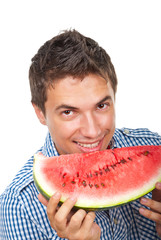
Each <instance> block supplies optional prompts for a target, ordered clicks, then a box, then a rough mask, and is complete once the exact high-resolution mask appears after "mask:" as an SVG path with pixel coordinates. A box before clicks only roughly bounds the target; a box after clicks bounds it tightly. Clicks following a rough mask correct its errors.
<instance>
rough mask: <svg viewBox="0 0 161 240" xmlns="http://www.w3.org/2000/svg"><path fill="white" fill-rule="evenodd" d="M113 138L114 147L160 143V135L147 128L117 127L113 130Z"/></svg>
mask: <svg viewBox="0 0 161 240" xmlns="http://www.w3.org/2000/svg"><path fill="white" fill-rule="evenodd" d="M113 139H114V142H115V147H128V146H138V145H161V136H160V135H159V134H158V133H156V132H152V131H150V130H149V129H147V128H137V129H131V128H121V129H118V128H117V129H116V130H115V133H114V136H113Z"/></svg>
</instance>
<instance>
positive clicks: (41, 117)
mask: <svg viewBox="0 0 161 240" xmlns="http://www.w3.org/2000/svg"><path fill="white" fill-rule="evenodd" d="M32 106H33V108H34V110H35V113H36V115H37V117H38V119H39V121H40V123H41V124H43V125H46V119H45V116H44V113H43V112H42V110H41V109H40V108H39V107H38V106H36V105H35V104H34V103H32Z"/></svg>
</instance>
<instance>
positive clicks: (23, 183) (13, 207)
mask: <svg viewBox="0 0 161 240" xmlns="http://www.w3.org/2000/svg"><path fill="white" fill-rule="evenodd" d="M110 144H111V147H112V148H120V147H128V146H134V145H135V146H136V145H161V137H160V136H159V135H158V134H157V133H152V132H150V131H149V130H148V129H135V130H133V129H127V128H123V129H116V131H115V134H114V136H113V138H112V141H111V143H110ZM39 151H41V152H42V153H43V154H44V155H46V156H53V155H58V153H57V151H56V149H55V147H54V144H53V142H52V140H51V136H50V134H48V135H47V137H46V141H45V144H44V146H43V147H42V148H41V149H40V150H39ZM37 195H38V191H37V189H36V187H35V184H34V181H33V157H32V158H31V159H29V160H28V162H27V163H26V164H25V166H24V167H23V168H22V169H21V170H20V171H19V172H18V174H17V175H16V177H15V178H14V180H13V181H12V183H11V184H10V185H9V186H8V188H7V189H6V190H5V192H4V193H3V194H2V195H1V196H0V239H1V240H11V239H12V240H18V239H20V240H23V239H25V240H26V239H30V240H31V239H35V240H45V239H60V238H59V237H58V236H57V234H56V232H55V230H54V229H52V228H51V226H50V224H49V221H48V218H47V214H46V207H45V206H43V205H42V204H41V203H40V202H39V200H38V198H37ZM147 197H149V198H151V193H149V194H147ZM140 207H141V204H140V202H139V200H136V201H134V202H131V203H129V204H126V205H123V206H120V207H117V208H113V209H110V210H108V211H101V212H96V218H95V221H96V223H97V224H98V225H99V226H100V227H101V239H103V240H104V239H109V240H112V239H117V240H125V239H126V240H134V239H139V240H140V239H144V240H148V239H155V240H156V239H161V238H159V237H158V236H157V233H156V229H155V223H154V222H153V221H151V220H149V219H147V218H144V217H143V216H141V215H140V214H139V211H138V210H139V208H140Z"/></svg>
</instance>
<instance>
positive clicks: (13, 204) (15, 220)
mask: <svg viewBox="0 0 161 240" xmlns="http://www.w3.org/2000/svg"><path fill="white" fill-rule="evenodd" d="M32 208H33V206H32ZM36 211H38V209H37V210H36ZM33 212H34V210H33ZM42 217H43V216H42ZM41 221H44V219H40V222H36V221H34V220H33V219H32V218H30V214H28V213H27V212H26V209H25V208H24V205H23V204H22V203H21V201H20V199H19V198H18V197H12V196H11V194H10V196H8V195H7V194H6V195H3V196H1V197H0V239H1V240H27V239H30V240H40V239H41V240H46V239H52V240H56V239H57V240H58V239H60V238H59V237H58V236H57V234H56V232H55V231H54V230H52V231H51V229H49V227H47V228H48V232H47V229H45V227H44V226H43V224H42V225H41V224H40V223H41Z"/></svg>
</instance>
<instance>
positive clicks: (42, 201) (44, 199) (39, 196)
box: [38, 193, 48, 206]
mask: <svg viewBox="0 0 161 240" xmlns="http://www.w3.org/2000/svg"><path fill="white" fill-rule="evenodd" d="M38 199H39V201H40V202H41V203H42V204H43V205H45V206H47V205H48V200H46V198H44V197H43V195H42V194H41V193H39V195H38Z"/></svg>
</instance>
